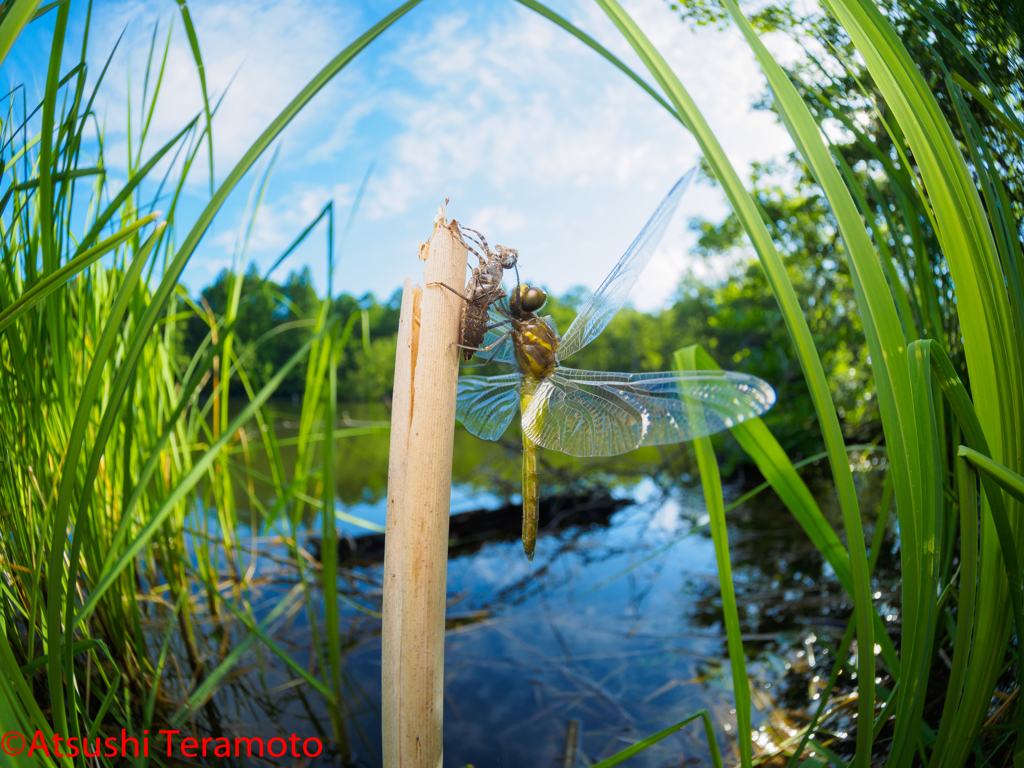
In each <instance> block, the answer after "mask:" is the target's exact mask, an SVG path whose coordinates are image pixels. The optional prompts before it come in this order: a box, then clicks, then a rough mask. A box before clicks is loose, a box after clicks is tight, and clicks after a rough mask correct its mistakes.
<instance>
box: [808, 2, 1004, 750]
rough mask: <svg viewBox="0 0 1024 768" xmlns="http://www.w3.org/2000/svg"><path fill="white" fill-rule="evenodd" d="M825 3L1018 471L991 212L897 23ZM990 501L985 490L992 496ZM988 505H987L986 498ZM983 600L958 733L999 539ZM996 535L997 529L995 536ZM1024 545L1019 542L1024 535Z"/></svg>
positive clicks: (869, 8) (984, 655) (991, 671)
mask: <svg viewBox="0 0 1024 768" xmlns="http://www.w3.org/2000/svg"><path fill="white" fill-rule="evenodd" d="M825 5H826V6H827V7H828V9H829V10H830V11H831V12H832V13H833V14H834V15H835V16H836V18H837V19H838V20H839V22H840V23H841V24H842V26H843V27H844V28H845V29H846V31H847V32H848V33H849V35H850V38H851V40H852V41H853V43H854V45H855V46H856V47H857V50H858V51H859V52H860V54H861V55H862V56H863V58H864V61H865V63H866V65H867V68H868V70H869V72H870V73H871V76H872V78H873V80H874V82H875V84H876V86H877V88H878V89H879V91H881V93H882V95H883V96H884V98H885V101H886V104H887V105H888V107H889V109H890V110H891V113H892V116H893V118H894V119H895V121H896V122H897V123H898V124H899V126H900V128H901V129H902V132H903V134H904V135H905V137H906V141H907V143H908V145H909V148H910V150H911V152H912V153H913V156H914V161H915V163H916V165H917V168H918V169H919V172H920V174H921V179H922V181H923V184H924V187H925V189H926V190H927V195H928V200H929V201H930V203H931V206H932V208H933V209H934V217H933V221H934V223H935V227H936V235H937V237H938V240H939V243H940V245H941V247H942V252H943V254H944V255H945V257H946V261H947V263H948V265H949V270H950V273H951V276H952V280H953V282H954V283H955V285H956V301H957V315H958V317H959V321H960V328H961V332H962V336H963V340H964V342H963V345H964V350H965V354H966V358H967V367H968V371H969V373H970V379H971V383H972V387H973V392H974V402H975V404H976V408H977V415H978V419H979V421H980V423H981V425H982V428H983V429H984V431H985V434H986V436H987V437H988V442H989V445H990V446H991V448H992V450H993V451H994V453H993V458H994V460H996V461H997V462H1001V463H1004V464H1006V465H1007V466H1008V467H1009V468H1010V469H1012V470H1014V471H1018V470H1020V469H1021V468H1022V462H1024V381H1022V376H1024V361H1022V360H1020V359H1019V353H1018V350H1017V338H1016V335H1017V334H1019V333H1020V329H1016V330H1015V329H1014V326H1013V323H1012V320H1011V312H1010V307H1009V301H1008V297H1007V292H1006V284H1005V278H1004V275H1003V273H1002V271H1001V269H1000V265H999V260H998V256H997V253H996V247H995V242H994V240H993V235H992V232H991V229H990V228H989V225H988V218H987V216H986V213H985V210H984V207H983V205H982V203H981V199H980V196H979V193H978V190H977V188H976V186H975V183H974V180H973V178H972V176H971V173H970V170H969V169H968V167H967V164H966V162H965V161H964V158H963V155H962V154H961V152H960V149H959V147H958V145H957V141H956V139H955V137H954V136H953V133H952V130H951V128H950V126H949V125H948V123H947V122H946V120H945V118H944V117H943V114H942V110H941V108H940V106H939V104H938V102H937V100H936V98H935V96H934V94H932V92H931V91H930V90H929V88H928V86H927V83H926V82H925V80H924V77H923V76H922V74H921V72H920V71H919V69H918V68H917V66H916V64H915V63H914V61H913V59H912V57H911V55H910V53H909V52H908V51H907V49H906V47H905V46H904V45H903V43H902V42H901V40H900V39H899V36H898V34H897V32H896V31H895V30H894V29H893V27H892V25H891V24H890V22H889V21H888V20H887V19H886V18H885V17H884V16H883V15H882V13H881V11H880V10H879V8H878V7H877V6H876V5H875V3H874V2H871V0H826V2H825ZM986 499H988V494H986ZM988 500H989V501H991V500H990V499H988ZM1012 507H1013V509H1012V510H1009V511H1010V514H1009V518H1010V519H1011V520H1013V521H1014V523H1015V528H1016V530H1014V536H1015V537H1019V536H1020V535H1021V532H1022V530H1024V525H1022V524H1021V521H1022V518H1024V514H1022V511H1021V510H1022V507H1021V506H1020V504H1019V502H1013V503H1012ZM990 525H991V523H990V522H989V520H988V517H987V516H985V517H983V519H982V529H983V533H982V552H981V569H980V587H979V594H978V602H979V604H980V605H988V606H992V610H991V611H988V612H986V613H985V614H984V615H982V616H980V617H979V622H978V625H977V627H976V635H975V647H976V649H977V653H976V654H974V655H973V658H972V660H971V662H970V663H969V669H968V676H967V683H966V687H965V690H964V696H963V699H962V704H961V707H960V709H959V710H958V714H957V725H956V727H955V731H956V732H957V733H963V734H969V733H976V732H977V731H978V728H979V727H980V726H981V723H982V721H983V719H984V717H985V712H986V711H987V708H988V706H989V699H990V696H991V693H992V690H993V687H994V685H995V681H996V678H997V676H998V674H999V671H1000V667H1001V664H1002V657H1003V653H1004V650H1005V647H1006V638H1007V628H1008V620H1009V616H1008V612H1007V611H1005V609H1003V608H1002V606H1005V605H1006V601H1007V599H1008V593H1007V589H1008V584H1007V582H1006V581H1005V579H1004V577H1003V571H1004V569H1003V567H1002V562H1001V556H1000V553H999V552H998V551H997V550H998V549H999V546H998V541H997V537H996V536H993V535H991V533H989V534H987V535H986V534H985V533H984V529H986V528H988V527H989V526H990ZM993 533H994V532H993ZM1016 543H1017V544H1018V545H1019V544H1020V543H1021V540H1020V539H1019V538H1018V539H1017V541H1016ZM970 749H971V740H970V739H958V740H955V741H954V742H953V743H952V744H951V747H950V752H949V753H947V757H946V759H945V760H944V762H943V763H942V765H940V766H935V768H944V767H945V766H950V767H951V768H952V767H954V766H960V765H962V764H963V762H964V761H965V760H966V759H967V757H968V754H969V750H970Z"/></svg>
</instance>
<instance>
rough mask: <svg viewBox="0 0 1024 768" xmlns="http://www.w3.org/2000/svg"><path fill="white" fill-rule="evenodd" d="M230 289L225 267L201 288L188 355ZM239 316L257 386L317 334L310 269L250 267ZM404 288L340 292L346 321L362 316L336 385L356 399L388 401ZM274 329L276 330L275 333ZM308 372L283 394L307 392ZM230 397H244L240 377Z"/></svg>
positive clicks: (294, 376) (291, 378) (336, 308)
mask: <svg viewBox="0 0 1024 768" xmlns="http://www.w3.org/2000/svg"><path fill="white" fill-rule="evenodd" d="M230 288H231V276H230V274H229V273H228V272H227V271H226V270H225V271H223V272H221V273H220V275H218V276H217V279H216V281H214V282H213V284H211V285H209V286H207V287H206V288H204V289H203V290H202V292H201V293H200V296H199V297H198V299H197V304H198V305H199V306H200V308H201V309H202V310H203V315H202V316H193V317H191V318H190V319H189V321H188V322H187V324H184V325H185V328H184V331H183V333H184V336H185V339H184V344H183V349H184V354H185V355H186V356H191V355H192V354H194V352H195V350H196V349H197V348H198V347H199V344H200V343H201V342H202V340H203V339H204V338H205V337H206V335H207V334H208V333H209V331H210V326H211V325H215V324H217V322H218V321H219V320H220V319H221V318H222V316H223V314H224V311H225V308H226V306H227V301H228V297H229V290H230ZM241 297H242V298H241V301H240V304H239V308H238V320H237V321H236V325H235V333H236V335H237V340H238V341H237V343H238V345H239V347H240V348H247V347H248V348H250V352H249V354H248V355H245V356H244V358H243V365H244V367H245V371H246V374H247V375H248V377H249V380H250V382H251V383H252V386H253V387H254V388H255V389H259V388H260V387H261V386H262V385H263V384H265V383H266V382H267V381H269V380H270V378H271V377H272V376H273V375H274V374H275V373H276V372H277V371H278V370H279V368H280V367H281V365H283V363H284V361H285V360H287V359H288V358H289V357H290V356H291V355H292V354H294V351H295V349H296V348H297V347H298V346H301V345H302V344H303V343H305V342H306V340H307V339H309V338H310V337H311V336H312V335H313V321H314V320H315V318H316V313H317V311H318V310H319V307H320V303H321V300H320V299H318V298H317V295H316V291H315V290H314V288H313V282H312V277H311V275H310V273H309V269H308V268H305V269H303V270H302V271H301V272H293V273H291V274H290V275H288V278H287V279H286V280H285V281H284V282H283V283H277V282H275V281H273V280H269V279H264V278H262V277H260V276H259V274H258V273H257V271H256V268H255V266H250V267H249V270H248V271H247V272H246V273H245V277H244V280H243V283H242V292H241ZM400 301H401V292H400V291H398V292H396V293H395V295H394V296H392V297H391V299H389V300H388V301H387V302H385V303H381V302H379V301H378V300H377V299H376V298H375V297H374V296H373V294H370V293H367V294H365V295H363V296H361V297H355V296H352V295H350V294H347V293H343V294H341V295H340V296H338V297H337V298H336V299H335V300H334V302H333V307H332V312H333V313H334V314H335V315H336V316H337V317H338V318H340V320H341V323H342V326H344V324H345V323H347V322H348V321H349V319H350V318H351V317H352V315H359V317H357V318H356V320H355V324H354V326H353V328H352V339H351V341H350V343H349V344H348V345H346V347H345V352H344V354H343V356H342V359H341V365H340V366H339V367H338V390H339V392H341V393H343V395H342V397H343V399H345V400H348V401H352V402H381V401H385V400H389V399H390V396H391V384H392V381H393V380H394V372H395V339H396V335H397V333H398V311H399V303H400ZM274 331H278V332H277V333H274ZM304 387H305V372H304V371H302V370H298V369H296V370H293V371H292V372H291V373H290V374H289V375H288V376H287V377H286V378H285V380H284V381H283V382H282V384H281V386H280V387H278V389H277V395H278V396H280V397H291V398H297V397H300V396H301V395H302V394H303V390H304ZM231 393H232V395H237V396H243V395H244V394H245V390H244V387H243V384H242V382H241V381H240V380H239V379H238V378H235V379H233V380H232V382H231Z"/></svg>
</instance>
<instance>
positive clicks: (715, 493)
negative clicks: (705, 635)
mask: <svg viewBox="0 0 1024 768" xmlns="http://www.w3.org/2000/svg"><path fill="white" fill-rule="evenodd" d="M698 349H699V347H687V348H686V349H681V350H679V351H678V352H676V353H675V365H676V369H677V370H680V371H695V370H698V369H699V363H698V361H697V350H698ZM691 418H694V419H696V420H697V422H698V423H703V413H701V412H699V410H696V409H695V410H694V412H693V413H692V414H691ZM697 431H698V432H700V431H701V429H700V428H698V429H697ZM693 447H694V450H695V451H696V454H697V465H698V468H699V470H700V482H701V486H702V487H703V489H704V503H705V504H706V505H707V508H708V516H709V517H710V518H711V520H710V525H711V538H712V539H713V540H714V543H715V560H716V561H717V563H718V583H719V588H720V590H721V595H722V617H723V623H724V624H725V631H726V638H727V641H728V646H729V663H730V665H731V666H732V688H733V693H734V695H735V697H736V743H737V745H738V746H739V750H740V764H741V765H742V766H743V768H750V766H751V765H752V764H753V753H752V744H751V739H750V678H749V677H748V676H747V665H746V660H745V655H744V652H743V628H742V627H741V626H740V616H739V611H738V609H737V608H736V592H735V590H734V589H733V584H732V564H731V562H730V560H729V528H728V526H727V525H726V522H725V500H724V499H723V497H722V478H721V476H720V475H719V472H718V459H716V458H715V450H714V448H712V447H711V438H709V437H701V438H698V439H697V440H694V441H693Z"/></svg>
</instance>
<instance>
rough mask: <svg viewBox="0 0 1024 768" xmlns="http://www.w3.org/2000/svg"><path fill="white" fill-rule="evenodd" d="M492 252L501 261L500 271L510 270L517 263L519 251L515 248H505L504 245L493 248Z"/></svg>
mask: <svg viewBox="0 0 1024 768" xmlns="http://www.w3.org/2000/svg"><path fill="white" fill-rule="evenodd" d="M494 250H495V251H497V253H498V259H499V260H500V261H501V267H502V269H512V267H514V266H515V265H516V262H517V261H519V251H517V250H516V249H515V248H506V247H505V246H504V245H496V246H494Z"/></svg>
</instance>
